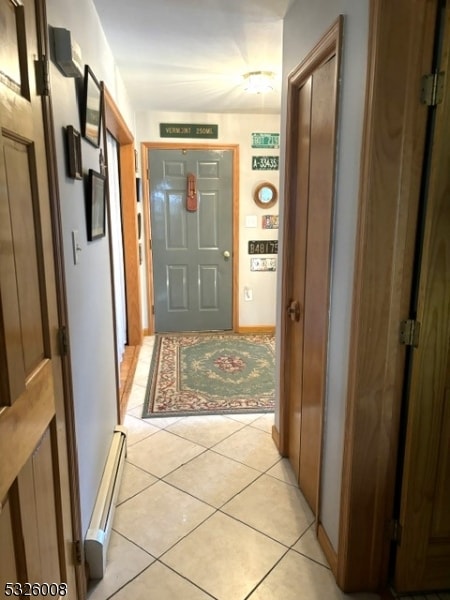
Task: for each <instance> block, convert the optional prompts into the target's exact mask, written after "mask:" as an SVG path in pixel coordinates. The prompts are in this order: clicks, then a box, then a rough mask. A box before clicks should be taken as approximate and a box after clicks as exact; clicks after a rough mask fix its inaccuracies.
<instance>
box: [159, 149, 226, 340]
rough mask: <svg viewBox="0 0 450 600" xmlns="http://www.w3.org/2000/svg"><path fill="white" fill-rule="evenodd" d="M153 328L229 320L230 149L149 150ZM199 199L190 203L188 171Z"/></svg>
mask: <svg viewBox="0 0 450 600" xmlns="http://www.w3.org/2000/svg"><path fill="white" fill-rule="evenodd" d="M148 163H149V169H150V204H151V207H150V213H151V231H152V254H153V287H154V290H155V330H156V331H207V330H227V329H231V328H232V325H233V323H232V313H233V310H232V309H233V302H232V300H233V260H232V250H233V160H232V152H231V150H223V151H219V150H186V149H165V150H158V149H151V150H149V160H148ZM188 175H193V176H194V178H195V179H194V180H193V183H192V185H193V186H194V197H195V201H196V203H197V206H196V207H195V209H194V210H188V209H187V204H186V195H187V177H188Z"/></svg>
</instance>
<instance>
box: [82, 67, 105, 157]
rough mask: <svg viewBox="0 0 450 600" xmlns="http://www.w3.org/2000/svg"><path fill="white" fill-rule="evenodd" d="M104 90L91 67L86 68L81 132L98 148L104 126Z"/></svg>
mask: <svg viewBox="0 0 450 600" xmlns="http://www.w3.org/2000/svg"><path fill="white" fill-rule="evenodd" d="M102 104H103V103H102V88H101V86H100V83H99V82H98V80H97V78H96V77H95V75H94V73H93V72H92V70H91V69H90V67H89V65H85V68H84V87H83V103H82V118H81V131H82V134H83V137H84V138H85V140H87V141H88V142H89V143H90V144H92V145H93V146H95V147H96V148H98V147H99V146H100V135H101V124H102V116H103V115H102Z"/></svg>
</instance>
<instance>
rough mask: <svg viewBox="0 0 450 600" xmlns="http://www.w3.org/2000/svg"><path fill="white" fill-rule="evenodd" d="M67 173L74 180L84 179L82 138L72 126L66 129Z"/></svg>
mask: <svg viewBox="0 0 450 600" xmlns="http://www.w3.org/2000/svg"><path fill="white" fill-rule="evenodd" d="M66 151H67V173H68V175H69V177H71V178H72V179H83V167H82V161H81V136H80V132H79V131H77V130H76V129H75V128H74V127H73V126H72V125H67V127H66Z"/></svg>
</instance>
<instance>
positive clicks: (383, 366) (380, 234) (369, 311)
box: [273, 0, 438, 592]
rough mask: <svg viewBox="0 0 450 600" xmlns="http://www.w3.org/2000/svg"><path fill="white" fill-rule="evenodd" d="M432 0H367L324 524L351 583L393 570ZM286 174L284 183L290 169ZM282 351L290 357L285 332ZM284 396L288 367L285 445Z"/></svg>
mask: <svg viewBox="0 0 450 600" xmlns="http://www.w3.org/2000/svg"><path fill="white" fill-rule="evenodd" d="M437 1H438V0H431V1H428V2H423V1H420V0H416V1H415V2H414V3H413V4H414V6H413V7H412V6H411V1H410V0H399V1H398V2H395V3H392V2H390V1H389V0H371V2H370V22H369V44H368V69H367V80H366V105H365V121H364V131H363V140H362V159H361V169H360V191H359V206H358V225H357V240H356V250H355V275H354V284H353V304H352V319H351V331H350V336H351V338H350V350H349V373H348V389H347V401H346V420H345V428H344V440H345V442H344V454H343V468H342V484H341V505H340V530H339V542H338V548H337V549H335V548H333V546H332V544H331V543H330V541H329V539H328V538H327V535H326V531H325V530H324V529H323V526H320V527H319V530H318V537H319V542H320V543H321V546H322V548H323V550H324V551H325V554H326V556H327V558H328V561H329V563H330V565H331V567H332V571H333V573H334V575H335V577H336V580H337V583H338V585H339V586H340V587H341V588H342V589H343V590H344V591H345V592H357V591H362V590H365V591H369V590H370V591H379V590H381V589H384V588H385V586H386V585H387V583H388V577H389V558H390V554H391V539H390V536H389V534H388V530H389V525H390V522H391V520H392V517H393V505H394V493H395V484H396V464H397V454H398V444H399V424H400V409H401V402H402V391H403V376H404V367H405V354H406V349H405V347H404V346H401V345H400V344H399V339H398V332H399V324H400V322H401V321H402V320H404V319H407V318H409V301H410V293H411V282H412V272H413V257H414V244H415V235H416V228H417V219H418V202H419V195H420V186H421V171H422V163H423V157H424V148H425V128H426V120H427V107H426V106H424V105H422V104H421V103H420V89H421V77H422V76H423V75H424V74H426V73H429V72H431V65H432V46H433V37H434V26H435V12H436V5H437ZM287 122H288V123H289V120H288V121H287ZM288 148H289V146H288ZM287 164H288V165H289V164H290V163H289V154H288V156H287ZM285 177H286V185H287V186H288V189H289V185H292V183H291V182H290V177H291V173H290V172H289V170H287V171H286V175H285ZM286 198H289V195H288V194H286ZM287 208H288V207H287ZM285 220H286V219H285ZM287 252H289V251H288V250H287ZM284 259H285V260H286V259H288V257H287V256H286V255H284ZM287 286H288V281H287V280H286V279H285V278H283V289H286V287H287ZM285 300H286V297H285V296H284V303H283V304H282V309H283V308H285ZM281 333H282V338H281V339H282V340H285V339H286V338H285V335H286V334H285V330H284V327H283V328H282V332H281ZM280 351H281V360H280V364H282V365H286V361H287V356H286V348H285V344H284V343H283V342H282V343H281V348H280ZM285 398H287V396H286V389H285V383H284V381H283V377H281V385H280V431H279V432H278V431H277V430H276V429H274V434H273V437H274V440H275V441H276V442H277V443H278V445H279V449H280V452H281V453H282V454H283V455H285V454H286V451H287V448H288V446H287V444H286V431H287V427H286V418H287V415H288V407H287V406H286V400H285Z"/></svg>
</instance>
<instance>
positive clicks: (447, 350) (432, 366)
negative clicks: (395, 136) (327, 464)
mask: <svg viewBox="0 0 450 600" xmlns="http://www.w3.org/2000/svg"><path fill="white" fill-rule="evenodd" d="M444 10H445V18H444V31H445V34H444V43H443V53H442V60H441V64H440V66H439V69H438V70H439V71H443V72H445V89H444V97H443V102H442V103H441V104H438V105H437V107H436V109H435V111H436V112H435V122H434V131H433V138H432V142H431V149H430V151H431V163H430V171H429V185H428V194H427V200H426V213H425V223H424V227H425V228H424V236H423V247H422V252H421V264H420V275H419V286H418V300H417V320H418V321H419V322H420V323H421V329H420V337H419V344H418V347H417V348H414V349H413V350H412V352H413V357H412V367H411V377H410V383H409V400H408V421H407V433H406V451H405V462H404V469H403V484H402V497H401V512H400V524H401V525H402V535H401V540H400V544H399V547H398V550H397V558H396V567H395V587H396V589H397V590H398V591H401V592H408V591H419V590H436V589H448V588H450V86H449V79H450V6H449V5H448V3H447V6H446V8H445V9H444Z"/></svg>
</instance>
